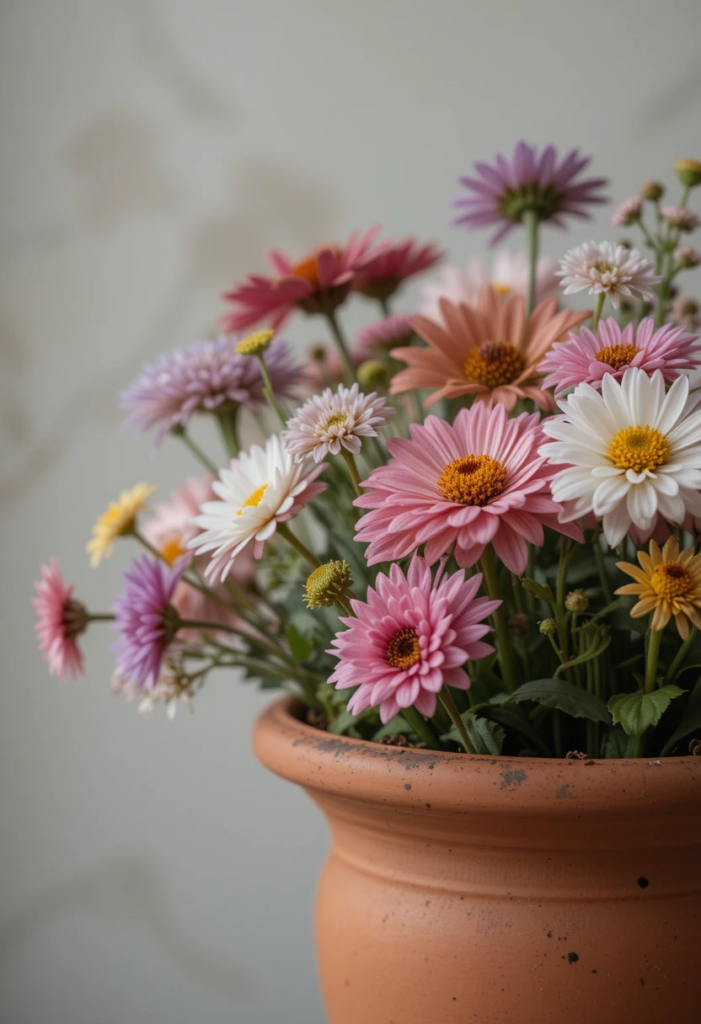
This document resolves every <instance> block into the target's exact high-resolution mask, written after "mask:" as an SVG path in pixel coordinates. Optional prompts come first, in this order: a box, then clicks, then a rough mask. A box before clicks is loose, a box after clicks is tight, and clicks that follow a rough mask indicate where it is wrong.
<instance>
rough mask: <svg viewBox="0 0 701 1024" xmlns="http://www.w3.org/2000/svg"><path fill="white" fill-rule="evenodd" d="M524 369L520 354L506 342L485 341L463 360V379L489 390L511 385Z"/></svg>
mask: <svg viewBox="0 0 701 1024" xmlns="http://www.w3.org/2000/svg"><path fill="white" fill-rule="evenodd" d="M525 368H526V360H525V359H524V357H523V355H522V353H521V352H519V350H518V349H517V348H514V346H513V345H510V344H509V342H508V341H485V342H484V343H483V344H482V345H480V346H479V347H478V348H473V349H471V350H470V352H468V354H467V358H466V359H465V377H466V378H467V379H468V380H469V381H474V383H475V384H481V385H482V386H483V387H485V388H490V389H491V388H500V387H502V386H503V385H504V384H511V383H513V381H515V380H516V379H517V378H518V377H520V376H521V374H522V373H523V371H524V369H525Z"/></svg>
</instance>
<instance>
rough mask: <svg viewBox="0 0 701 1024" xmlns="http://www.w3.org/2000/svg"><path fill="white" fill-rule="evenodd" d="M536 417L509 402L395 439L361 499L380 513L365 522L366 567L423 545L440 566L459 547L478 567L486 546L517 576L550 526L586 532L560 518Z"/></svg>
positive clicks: (476, 408) (463, 562) (460, 555)
mask: <svg viewBox="0 0 701 1024" xmlns="http://www.w3.org/2000/svg"><path fill="white" fill-rule="evenodd" d="M538 421H539V416H538V414H537V413H533V414H532V415H528V414H527V413H522V414H521V415H520V416H517V417H516V418H515V419H508V417H507V413H506V409H505V408H504V406H501V405H498V406H495V407H494V408H493V409H489V408H488V407H487V406H486V405H484V404H482V403H477V404H475V405H473V406H472V408H471V409H461V410H460V412H459V413H458V415H457V416H456V418H455V423H454V424H453V426H450V424H448V423H446V422H445V421H444V420H440V419H438V418H437V417H435V416H429V417H428V418H427V420H426V422H425V424H424V425H423V426H419V425H417V424H412V426H411V440H410V441H409V440H405V439H404V438H391V439H390V440H388V441H387V447H388V448H389V450H390V453H391V455H392V456H393V458H392V459H391V460H390V462H389V463H388V464H387V465H386V466H380V468H379V469H375V470H373V472H372V473H371V474H370V476H369V477H368V479H367V481H366V482H365V483H364V484H363V487H365V488H367V490H368V493H367V494H363V495H361V496H360V497H359V498H356V500H355V504H356V505H359V506H360V507H361V508H369V509H372V511H371V512H369V513H368V514H367V515H365V516H363V517H362V518H361V520H360V522H359V523H358V526H357V528H356V529H357V535H356V539H357V540H359V541H363V542H366V541H369V542H370V546H369V547H368V549H367V551H366V552H365V556H366V558H367V561H368V564H369V565H373V564H374V563H375V562H386V561H397V560H398V559H401V558H405V557H406V556H407V555H409V554H411V553H412V552H415V551H416V550H417V549H418V548H419V547H420V546H421V545H422V544H423V545H424V557H425V558H426V560H427V562H428V563H429V565H432V564H433V563H434V562H435V561H436V560H437V559H438V558H440V557H441V555H444V554H445V553H446V552H448V551H450V549H451V548H452V546H453V545H455V558H456V561H457V563H458V565H460V566H469V565H474V564H475V562H476V561H477V560H478V559H479V558H480V557H481V555H482V552H483V551H484V549H485V547H486V545H487V544H493V545H494V550H495V551H496V553H497V555H498V556H499V558H500V559H501V560H502V562H503V563H504V565H505V566H506V567H507V568H508V569H510V570H511V572H514V573H517V574H518V575H521V574H522V573H523V572H524V571H525V569H526V561H527V558H528V551H527V547H526V541H528V542H530V543H531V544H535V545H536V546H537V547H540V546H541V545H542V543H543V527H544V526H549V527H550V528H551V529H553V530H557V531H558V532H560V533H565V534H566V535H567V536H568V537H574V538H576V539H580V538H581V533H580V531H579V528H578V527H576V526H574V525H573V524H571V523H569V524H566V525H564V524H562V523H560V522H559V521H558V513H559V512H560V511H561V508H562V506H561V505H559V504H557V503H556V502H554V501H553V499H552V497H551V496H550V480H551V478H552V476H553V470H552V468H551V467H549V466H548V465H547V463H546V461H545V459H544V458H543V457H542V456H540V455H539V454H538V446H539V445H540V444H542V443H543V440H544V437H543V433H542V429H541V427H540V425H539V422H538Z"/></svg>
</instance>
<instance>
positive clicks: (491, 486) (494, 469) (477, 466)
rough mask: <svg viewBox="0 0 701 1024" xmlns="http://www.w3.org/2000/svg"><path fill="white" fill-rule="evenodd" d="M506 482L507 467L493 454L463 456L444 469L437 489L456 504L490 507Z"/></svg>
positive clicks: (446, 498) (447, 499)
mask: <svg viewBox="0 0 701 1024" xmlns="http://www.w3.org/2000/svg"><path fill="white" fill-rule="evenodd" d="M505 483H506V466H503V465H502V464H501V462H497V460H496V459H493V458H492V457H491V455H463V456H462V458H460V459H455V460H454V461H453V462H451V463H450V464H449V465H447V466H446V467H445V469H444V470H443V472H442V473H441V475H440V476H439V477H438V490H439V491H440V492H441V494H442V495H443V497H444V498H445V500H446V501H452V502H454V503H455V504H456V505H488V504H489V502H490V501H491V500H492V498H496V497H497V495H499V494H501V492H502V491H503V490H504V484H505Z"/></svg>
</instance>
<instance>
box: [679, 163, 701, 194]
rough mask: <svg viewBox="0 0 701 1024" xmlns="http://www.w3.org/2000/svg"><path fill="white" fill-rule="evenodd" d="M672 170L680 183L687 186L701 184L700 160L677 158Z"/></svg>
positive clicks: (692, 186)
mask: <svg viewBox="0 0 701 1024" xmlns="http://www.w3.org/2000/svg"><path fill="white" fill-rule="evenodd" d="M674 170H675V171H676V173H677V177H678V178H679V180H680V181H681V183H682V185H686V186H687V188H694V187H695V186H696V185H701V160H688V159H686V160H677V162H676V164H675V165H674Z"/></svg>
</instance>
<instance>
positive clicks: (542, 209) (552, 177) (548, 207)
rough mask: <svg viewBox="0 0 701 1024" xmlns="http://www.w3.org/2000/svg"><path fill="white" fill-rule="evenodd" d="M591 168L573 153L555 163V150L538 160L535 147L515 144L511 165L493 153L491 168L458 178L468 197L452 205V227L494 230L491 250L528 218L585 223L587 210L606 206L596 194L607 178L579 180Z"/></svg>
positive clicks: (481, 165) (482, 165)
mask: <svg viewBox="0 0 701 1024" xmlns="http://www.w3.org/2000/svg"><path fill="white" fill-rule="evenodd" d="M589 162H590V158H589V157H582V156H580V154H579V151H578V150H576V149H573V150H572V151H571V152H569V153H568V154H567V155H566V156H565V157H564V158H563V159H562V161H560V162H558V155H557V150H556V149H555V147H554V146H546V147H545V149H544V150H543V151H542V152H541V153H540V154H539V153H538V149H537V148H536V147H535V146H530V145H529V144H528V143H527V142H519V143H517V144H516V146H515V147H514V152H513V155H512V157H511V160H510V161H509V160H508V159H507V158H506V157H505V156H504V155H503V154H501V153H497V154H496V156H495V157H494V161H493V163H491V164H487V163H483V162H481V161H478V162H477V163H475V165H474V167H475V172H476V175H475V176H474V177H464V178H460V179H459V180H460V183H461V184H462V185H464V187H465V188H466V189H467V190H468V192H469V193H470V195H468V196H462V197H460V198H458V199H455V200H454V201H453V204H452V205H453V206H455V207H457V208H458V209H460V210H461V211H463V212H461V214H460V216H459V217H458V218H457V219H456V220H455V221H454V223H455V224H465V225H466V226H467V227H469V228H481V227H486V226H488V225H491V224H497V225H499V226H498V229H497V231H496V232H495V234H494V235H493V236H492V238H491V240H490V242H491V244H492V245H495V244H496V243H497V242H499V241H500V240H501V239H502V238H503V237H504V236H505V235H506V234H508V232H509V231H511V230H512V228H513V227H514V225H515V224H520V223H521V221H522V220H523V216H524V214H525V213H526V212H529V211H530V212H533V213H535V215H536V218H537V219H538V220H539V221H544V220H547V221H550V222H551V223H553V224H556V225H557V226H558V227H562V226H563V218H564V217H565V216H566V215H570V216H574V217H587V216H588V213H587V207H588V206H591V205H592V204H595V203H603V202H606V198H605V197H604V196H602V195H601V194H600V189H602V188H603V187H604V186H605V185H606V184H608V181H607V179H606V178H584V179H580V180H578V175H579V174H580V172H581V171H583V170H584V168H585V167H587V165H588V164H589Z"/></svg>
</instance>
